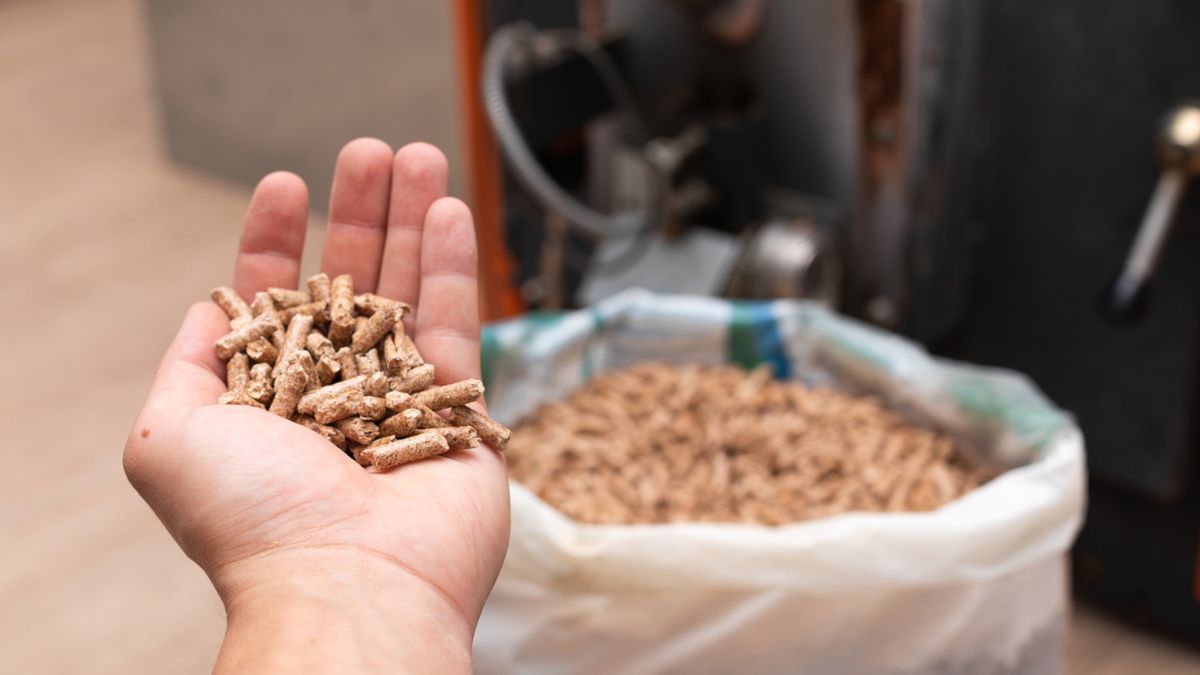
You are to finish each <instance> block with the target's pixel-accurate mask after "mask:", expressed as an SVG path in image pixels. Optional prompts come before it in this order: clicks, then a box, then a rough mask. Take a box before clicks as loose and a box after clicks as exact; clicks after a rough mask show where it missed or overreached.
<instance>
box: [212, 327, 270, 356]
mask: <svg viewBox="0 0 1200 675" xmlns="http://www.w3.org/2000/svg"><path fill="white" fill-rule="evenodd" d="M273 330H274V324H273V322H272V321H271V320H270V318H269V317H266V316H260V317H256V318H255V319H254V320H253V321H250V322H248V323H246V324H245V325H244V326H239V327H237V328H234V329H233V330H231V331H229V332H228V333H226V334H225V335H222V336H221V337H219V338H217V342H216V345H215V349H216V352H217V358H219V359H221V360H222V361H227V360H229V359H230V358H232V357H233V355H234V354H237V353H238V352H240V351H242V350H244V349H245V348H246V345H248V344H250V343H251V342H253V341H254V340H256V339H258V338H260V337H263V336H266V335H270V334H271V331H273Z"/></svg>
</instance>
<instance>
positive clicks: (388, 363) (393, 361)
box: [381, 335, 404, 376]
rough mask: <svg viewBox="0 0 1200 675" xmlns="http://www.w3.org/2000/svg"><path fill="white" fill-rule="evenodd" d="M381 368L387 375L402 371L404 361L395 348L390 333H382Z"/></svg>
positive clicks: (397, 373) (394, 342)
mask: <svg viewBox="0 0 1200 675" xmlns="http://www.w3.org/2000/svg"><path fill="white" fill-rule="evenodd" d="M382 344H383V349H382V350H381V351H382V352H383V369H384V370H385V371H387V374H388V375H393V376H394V375H399V374H401V373H402V372H404V361H403V359H401V358H400V352H399V351H397V350H396V341H395V339H394V338H393V337H392V336H391V335H384V336H383V340H382Z"/></svg>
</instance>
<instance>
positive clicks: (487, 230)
mask: <svg viewBox="0 0 1200 675" xmlns="http://www.w3.org/2000/svg"><path fill="white" fill-rule="evenodd" d="M481 5H482V3H481V2H479V1H477V0H455V3H454V32H455V43H456V45H457V47H458V49H457V52H458V92H459V105H460V106H461V115H460V122H461V124H462V133H463V141H464V142H463V155H464V160H465V161H466V174H465V175H466V191H467V196H466V201H467V203H468V204H469V205H470V206H471V210H472V211H473V212H474V213H475V231H476V236H477V238H478V240H479V274H480V289H481V294H480V300H481V301H482V306H483V307H482V311H483V318H484V319H485V320H489V321H490V320H494V319H500V318H504V317H508V316H512V315H514V314H518V313H520V312H521V311H522V310H523V309H524V306H523V303H522V302H521V296H520V294H519V293H518V292H517V288H516V286H515V285H514V280H515V275H514V271H515V270H514V267H515V266H514V263H513V259H512V256H511V255H510V254H509V251H508V248H507V246H505V244H504V213H503V205H502V204H501V196H500V185H501V181H500V156H499V153H498V151H497V148H496V139H495V138H493V137H492V131H491V128H490V127H489V125H488V121H487V117H486V115H485V113H484V109H483V93H482V91H481V88H480V72H481V70H482V64H483V45H484V33H483V31H484V19H485V18H486V17H485V9H484V8H483V7H482V6H481Z"/></svg>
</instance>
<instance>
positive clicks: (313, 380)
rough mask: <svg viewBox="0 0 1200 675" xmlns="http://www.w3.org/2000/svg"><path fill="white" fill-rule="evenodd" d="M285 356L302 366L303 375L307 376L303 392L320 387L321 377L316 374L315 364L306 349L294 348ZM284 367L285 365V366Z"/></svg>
mask: <svg viewBox="0 0 1200 675" xmlns="http://www.w3.org/2000/svg"><path fill="white" fill-rule="evenodd" d="M287 358H288V359H289V360H290V361H294V362H296V363H299V364H300V365H301V366H302V367H303V368H304V375H305V377H307V378H308V382H307V384H305V385H304V393H306V394H307V393H308V392H310V391H315V390H317V389H320V388H321V377H320V376H319V375H318V374H317V368H316V365H315V364H313V359H312V354H309V353H308V350H307V349H296V350H293V351H292V352H291V353H290V354H288V356H287ZM285 367H286V366H285Z"/></svg>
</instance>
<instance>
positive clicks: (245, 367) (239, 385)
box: [225, 353, 250, 391]
mask: <svg viewBox="0 0 1200 675" xmlns="http://www.w3.org/2000/svg"><path fill="white" fill-rule="evenodd" d="M249 383H250V357H248V356H246V355H245V354H242V353H237V354H234V355H233V358H231V359H229V363H226V364H225V386H226V388H228V389H229V391H245V389H246V385H247V384H249Z"/></svg>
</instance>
